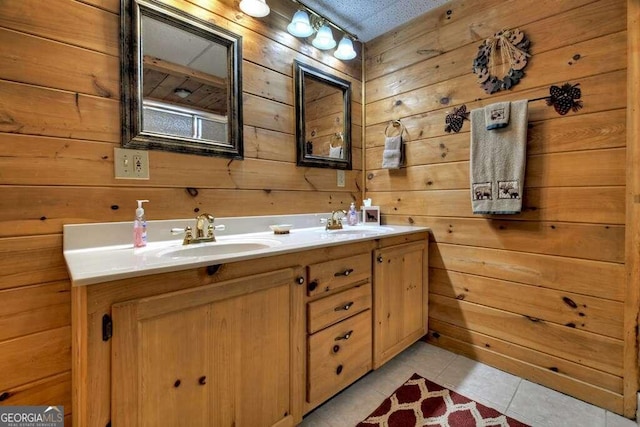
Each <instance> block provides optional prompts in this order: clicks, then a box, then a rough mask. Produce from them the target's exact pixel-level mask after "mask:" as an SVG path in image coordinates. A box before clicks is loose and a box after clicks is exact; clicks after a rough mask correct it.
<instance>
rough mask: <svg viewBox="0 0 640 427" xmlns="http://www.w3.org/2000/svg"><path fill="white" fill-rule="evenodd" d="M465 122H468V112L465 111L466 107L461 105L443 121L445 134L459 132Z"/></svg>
mask: <svg viewBox="0 0 640 427" xmlns="http://www.w3.org/2000/svg"><path fill="white" fill-rule="evenodd" d="M465 120H469V112H468V111H467V106H466V105H464V104H463V105H461V106H459V107H456V108H454V109H453V112H452V113H449V114H447V117H445V119H444V122H445V127H444V131H445V132H447V133H451V132H455V133H458V132H460V130H461V129H462V125H463V124H464V121H465Z"/></svg>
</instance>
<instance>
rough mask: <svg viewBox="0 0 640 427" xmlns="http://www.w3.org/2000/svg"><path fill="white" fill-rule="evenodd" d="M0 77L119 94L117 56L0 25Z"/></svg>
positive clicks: (112, 95) (98, 93)
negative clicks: (0, 66)
mask: <svg viewBox="0 0 640 427" xmlns="http://www.w3.org/2000/svg"><path fill="white" fill-rule="evenodd" d="M0 40H2V44H0V61H1V62H2V64H3V66H2V69H1V70H0V79H4V80H11V81H15V82H20V83H28V84H32V85H36V86H46V87H51V88H55V89H63V90H68V91H72V92H79V93H83V94H88V95H95V96H100V97H105V98H113V99H119V98H120V78H119V75H118V74H115V73H113V70H117V69H118V67H119V66H120V60H119V59H118V57H117V56H113V55H107V54H104V53H100V52H96V51H92V50H88V49H84V48H80V47H76V46H70V45H67V44H63V43H59V42H55V41H52V40H47V39H43V38H41V37H37V36H32V35H30V34H25V33H21V32H17V31H12V30H7V29H2V28H0Z"/></svg>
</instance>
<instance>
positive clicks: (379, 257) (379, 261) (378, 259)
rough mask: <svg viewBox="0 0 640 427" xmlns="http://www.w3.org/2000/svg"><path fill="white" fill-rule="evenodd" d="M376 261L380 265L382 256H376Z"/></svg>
mask: <svg viewBox="0 0 640 427" xmlns="http://www.w3.org/2000/svg"><path fill="white" fill-rule="evenodd" d="M376 260H377V261H378V263H382V255H378V258H376Z"/></svg>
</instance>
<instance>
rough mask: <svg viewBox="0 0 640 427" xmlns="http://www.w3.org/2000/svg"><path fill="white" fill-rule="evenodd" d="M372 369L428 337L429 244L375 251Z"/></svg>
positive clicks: (399, 246) (406, 245)
mask: <svg viewBox="0 0 640 427" xmlns="http://www.w3.org/2000/svg"><path fill="white" fill-rule="evenodd" d="M373 286H374V288H373V289H374V290H373V294H374V335H373V337H374V339H373V366H374V368H378V367H380V366H382V365H383V364H384V363H386V362H387V361H388V360H389V359H391V358H392V357H393V356H395V355H397V354H398V353H400V352H401V351H402V350H404V349H406V348H407V347H409V346H410V345H411V344H413V343H414V342H415V341H417V340H418V339H420V338H421V337H422V336H424V335H425V334H426V333H427V304H428V292H429V290H428V286H427V242H419V243H409V244H404V245H398V246H391V247H388V248H383V249H378V250H376V251H374V270H373Z"/></svg>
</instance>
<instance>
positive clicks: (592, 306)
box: [429, 269, 623, 340]
mask: <svg viewBox="0 0 640 427" xmlns="http://www.w3.org/2000/svg"><path fill="white" fill-rule="evenodd" d="M429 289H430V291H431V292H432V293H433V294H436V295H440V296H444V297H448V298H454V299H458V300H461V301H467V302H472V303H474V304H480V305H483V306H486V307H492V308H497V309H500V310H504V311H509V312H512V313H515V314H520V315H522V316H526V317H531V318H536V319H540V320H543V321H548V322H551V323H555V324H558V325H564V326H568V327H570V328H575V329H579V330H584V331H588V332H593V333H596V334H601V335H604V336H607V337H611V338H616V339H620V340H621V339H622V335H623V331H622V316H621V314H622V313H623V304H622V303H621V302H617V301H611V300H605V299H602V298H595V297H590V296H586V295H580V294H575V293H570V292H563V291H558V290H555V289H545V288H541V287H538V286H532V285H524V284H520V283H517V282H509V281H506V280H496V279H491V278H487V277H482V276H476V275H472V274H467V273H458V272H453V271H445V270H442V269H432V270H431V271H430V275H429Z"/></svg>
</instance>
